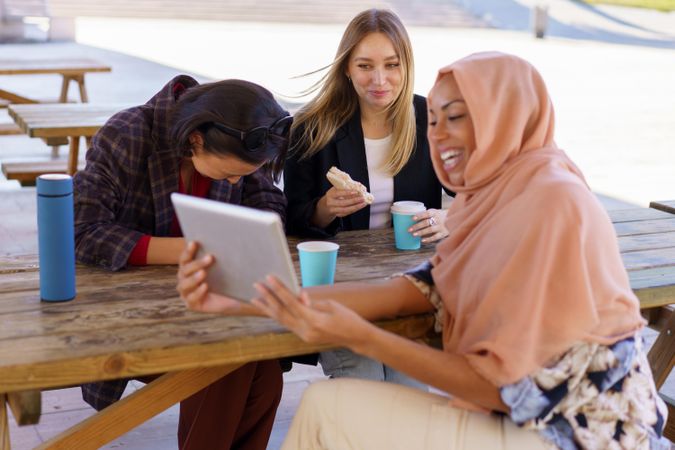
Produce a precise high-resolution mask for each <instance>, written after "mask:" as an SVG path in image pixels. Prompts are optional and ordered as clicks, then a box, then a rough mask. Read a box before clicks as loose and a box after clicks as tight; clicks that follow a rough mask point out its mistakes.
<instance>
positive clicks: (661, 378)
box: [648, 314, 675, 389]
mask: <svg viewBox="0 0 675 450" xmlns="http://www.w3.org/2000/svg"><path fill="white" fill-rule="evenodd" d="M648 358H649V365H650V366H651V368H652V374H653V375H654V382H655V383H656V388H657V389H660V388H661V386H662V385H663V383H665V381H666V378H668V375H669V374H670V372H671V370H673V364H674V363H675V314H671V315H670V318H668V320H667V321H666V323H665V324H664V326H663V328H662V329H661V332H660V333H659V336H658V337H657V338H656V342H654V345H653V346H652V348H651V350H649V355H648Z"/></svg>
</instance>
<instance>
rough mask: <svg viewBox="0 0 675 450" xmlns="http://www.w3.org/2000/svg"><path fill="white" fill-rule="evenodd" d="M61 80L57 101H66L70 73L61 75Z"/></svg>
mask: <svg viewBox="0 0 675 450" xmlns="http://www.w3.org/2000/svg"><path fill="white" fill-rule="evenodd" d="M62 76H63V80H61V95H60V96H59V103H68V88H69V87H70V80H71V77H70V75H62Z"/></svg>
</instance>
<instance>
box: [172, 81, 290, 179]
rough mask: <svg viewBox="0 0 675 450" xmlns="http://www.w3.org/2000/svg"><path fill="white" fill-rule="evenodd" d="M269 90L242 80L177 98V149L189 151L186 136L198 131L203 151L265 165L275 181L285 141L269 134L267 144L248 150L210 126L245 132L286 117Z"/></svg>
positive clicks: (174, 121) (190, 91) (174, 126)
mask: <svg viewBox="0 0 675 450" xmlns="http://www.w3.org/2000/svg"><path fill="white" fill-rule="evenodd" d="M287 115H288V112H287V111H285V110H284V109H283V108H282V107H281V106H280V105H279V104H278V103H277V101H276V100H275V99H274V96H273V95H272V93H271V92H270V91H268V90H267V89H265V88H263V87H262V86H259V85H257V84H255V83H251V82H249V81H244V80H223V81H217V82H214V83H206V84H202V85H199V86H195V87H193V88H190V89H188V90H187V91H186V92H185V93H184V94H183V95H181V96H180V98H179V99H178V101H177V102H176V105H175V106H174V108H173V111H172V117H171V137H172V138H173V141H174V142H175V144H176V145H177V146H178V147H179V148H190V134H192V132H193V131H199V132H200V133H201V134H202V136H203V138H204V151H205V152H207V153H211V154H214V155H226V154H227V155H233V156H236V157H237V158H239V159H241V160H242V161H245V162H247V163H250V164H261V163H264V162H267V164H266V166H265V167H266V169H267V170H269V171H270V172H271V174H272V176H273V177H274V179H275V180H276V181H278V179H279V175H280V174H281V170H282V168H283V164H284V160H285V159H286V152H287V150H288V139H287V136H286V138H283V137H280V136H277V135H275V134H272V133H269V134H268V137H267V142H266V143H265V145H263V146H262V147H261V148H259V149H257V150H255V151H249V150H247V149H246V147H245V146H244V143H243V142H241V141H240V140H239V139H237V138H235V137H232V136H229V135H228V134H226V133H224V132H222V131H221V130H219V129H217V128H216V127H215V126H213V123H214V122H215V123H221V124H224V125H226V126H229V127H232V128H236V129H239V130H242V131H247V130H250V129H252V128H255V127H260V126H269V125H271V124H273V123H274V122H275V121H276V120H278V119H279V118H281V117H284V116H287Z"/></svg>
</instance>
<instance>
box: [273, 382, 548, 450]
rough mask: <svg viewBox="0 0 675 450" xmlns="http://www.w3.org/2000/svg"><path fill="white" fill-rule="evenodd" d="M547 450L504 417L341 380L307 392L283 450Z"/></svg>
mask: <svg viewBox="0 0 675 450" xmlns="http://www.w3.org/2000/svg"><path fill="white" fill-rule="evenodd" d="M547 448H548V449H550V448H554V447H552V446H549V445H548V444H547V443H546V441H544V440H543V439H542V438H541V437H540V436H539V435H538V434H537V433H535V432H533V431H526V430H523V429H521V428H518V426H517V425H515V424H514V423H513V422H511V420H509V419H508V417H499V416H496V415H486V414H481V413H477V412H470V411H466V410H463V409H458V408H454V407H452V406H449V404H448V399H447V398H446V397H443V396H440V395H436V394H431V393H427V392H422V391H420V390H419V389H413V388H409V387H407V386H401V385H396V384H392V383H382V382H376V381H369V380H355V379H348V378H343V379H339V380H328V381H322V382H317V383H314V384H313V385H312V386H310V387H309V388H307V390H306V391H305V394H304V396H303V398H302V402H301V403H300V407H299V408H298V411H297V413H296V415H295V418H294V419H293V423H292V424H291V428H290V430H289V431H288V435H287V436H286V440H285V441H284V444H283V447H282V449H283V450H319V449H331V450H333V449H334V450H351V449H353V450H371V449H372V450H378V449H383V450H384V449H386V450H395V449H401V450H423V449H427V450H435V449H447V450H449V449H453V450H463V449H466V450H529V449H547Z"/></svg>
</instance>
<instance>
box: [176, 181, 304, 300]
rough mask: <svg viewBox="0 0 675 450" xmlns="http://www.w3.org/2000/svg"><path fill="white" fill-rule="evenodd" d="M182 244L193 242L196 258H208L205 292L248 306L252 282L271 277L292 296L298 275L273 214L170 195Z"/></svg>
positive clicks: (297, 288) (281, 228)
mask: <svg viewBox="0 0 675 450" xmlns="http://www.w3.org/2000/svg"><path fill="white" fill-rule="evenodd" d="M171 201H172V202H173V204H174V207H175V209H176V214H177V216H178V221H179V223H180V226H181V228H182V230H183V235H184V236H185V238H186V240H187V241H197V242H199V244H200V248H199V250H198V251H197V255H196V258H199V257H201V256H203V255H205V254H212V255H213V256H214V257H215V262H214V263H213V265H212V266H211V268H210V269H209V270H208V271H207V278H206V282H207V283H208V286H209V289H210V291H212V292H214V293H217V294H221V295H225V296H228V297H231V298H235V299H238V300H242V301H250V300H251V299H252V298H254V297H256V296H257V295H258V294H257V292H256V290H255V289H254V288H253V283H255V282H260V281H262V280H264V279H265V277H266V276H267V275H269V274H272V275H275V276H276V277H277V278H279V279H280V280H281V281H282V282H283V283H284V284H286V286H288V288H289V289H290V290H291V291H292V292H293V293H295V294H298V293H299V291H300V288H299V286H298V281H297V276H296V274H295V270H294V268H293V264H292V262H291V256H290V253H289V251H288V243H287V241H286V236H285V235H284V231H283V226H282V223H281V219H280V218H279V216H278V215H277V214H276V213H273V212H268V211H260V210H256V209H253V208H247V207H244V206H238V205H231V204H228V203H223V202H217V201H214V200H208V199H203V198H198V197H192V196H189V195H183V194H177V193H174V194H171Z"/></svg>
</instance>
